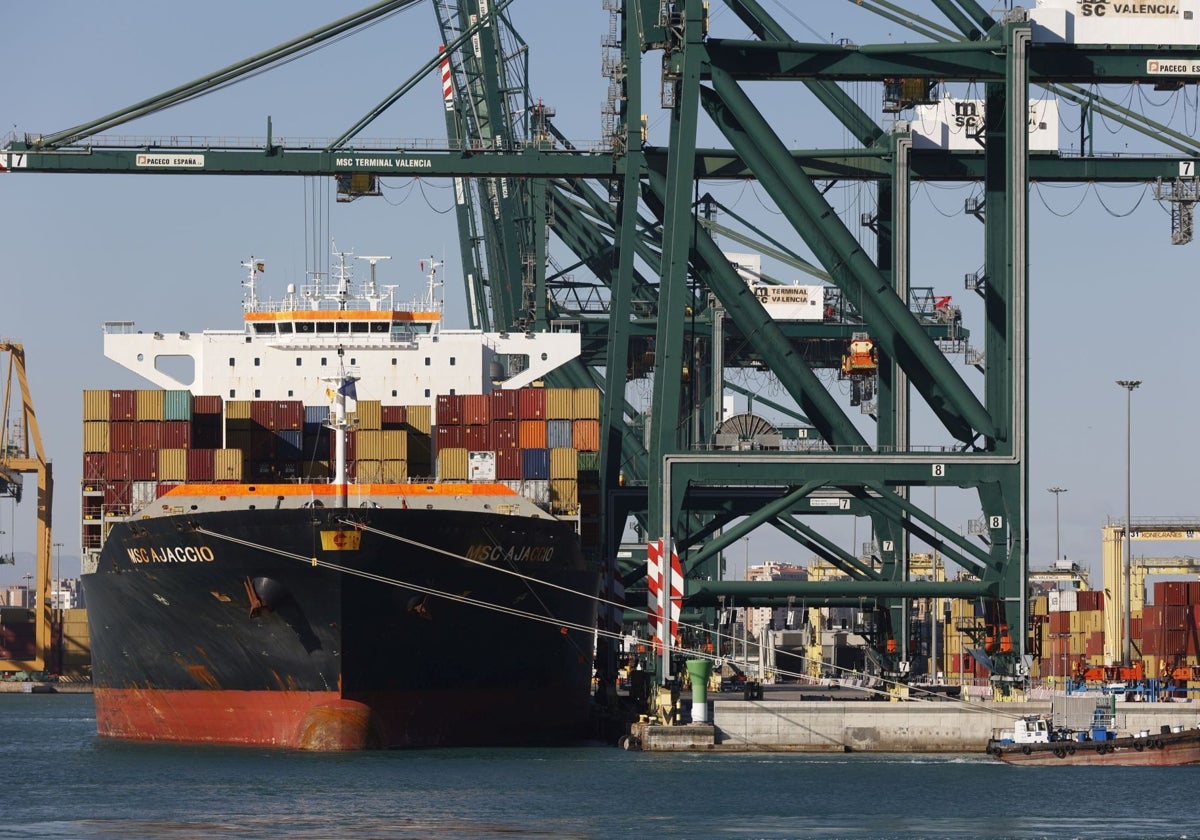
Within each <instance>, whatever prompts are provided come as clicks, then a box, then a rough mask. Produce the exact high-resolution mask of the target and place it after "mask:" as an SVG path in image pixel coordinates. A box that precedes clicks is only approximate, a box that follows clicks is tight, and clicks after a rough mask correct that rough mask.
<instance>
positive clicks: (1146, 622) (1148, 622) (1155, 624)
mask: <svg viewBox="0 0 1200 840" xmlns="http://www.w3.org/2000/svg"><path fill="white" fill-rule="evenodd" d="M1162 629H1163V608H1162V607H1160V606H1158V605H1157V604H1147V605H1146V606H1144V607H1142V632H1143V633H1144V634H1146V635H1147V636H1149V635H1150V634H1151V633H1158V632H1159V631H1160V630H1162Z"/></svg>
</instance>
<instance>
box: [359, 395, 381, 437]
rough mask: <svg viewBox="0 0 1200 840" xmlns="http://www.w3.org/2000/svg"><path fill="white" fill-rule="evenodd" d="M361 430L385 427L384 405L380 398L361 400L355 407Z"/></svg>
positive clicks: (376, 429) (375, 429)
mask: <svg viewBox="0 0 1200 840" xmlns="http://www.w3.org/2000/svg"><path fill="white" fill-rule="evenodd" d="M354 413H355V415H356V416H357V417H358V428H359V431H362V430H364V429H365V430H367V431H378V430H379V429H382V428H383V406H382V405H381V404H380V402H379V400H359V401H358V405H357V406H356V407H355V409H354Z"/></svg>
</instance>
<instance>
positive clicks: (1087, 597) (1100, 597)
mask: <svg viewBox="0 0 1200 840" xmlns="http://www.w3.org/2000/svg"><path fill="white" fill-rule="evenodd" d="M1077 601H1078V605H1079V609H1080V610H1081V611H1089V610H1102V609H1104V591H1103V590H1100V589H1095V590H1083V591H1081V592H1079V594H1078V596H1077Z"/></svg>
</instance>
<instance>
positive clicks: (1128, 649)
mask: <svg viewBox="0 0 1200 840" xmlns="http://www.w3.org/2000/svg"><path fill="white" fill-rule="evenodd" d="M1117 384H1118V385H1120V386H1121V387H1122V388H1124V389H1125V562H1124V568H1123V571H1124V576H1125V586H1124V590H1125V645H1124V648H1123V651H1122V657H1121V661H1122V662H1124V663H1125V664H1126V665H1130V664H1132V661H1131V660H1132V658H1133V656H1132V650H1133V644H1132V641H1131V640H1130V638H1129V592H1130V585H1129V577H1130V574H1129V573H1130V569H1131V568H1132V564H1131V563H1130V559H1131V558H1130V551H1131V549H1130V533H1129V532H1130V529H1131V527H1132V522H1131V520H1130V515H1129V508H1130V500H1129V497H1130V450H1131V448H1132V444H1131V439H1132V431H1131V430H1132V426H1133V389H1134V388H1136V387H1137V386H1139V385H1141V384H1142V380H1140V379H1118V380H1117Z"/></svg>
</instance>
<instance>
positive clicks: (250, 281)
mask: <svg viewBox="0 0 1200 840" xmlns="http://www.w3.org/2000/svg"><path fill="white" fill-rule="evenodd" d="M242 268H245V269H248V270H249V272H250V276H249V277H247V278H246V279H245V280H243V281H242V286H243V287H244V288H245V289H246V296H245V297H244V298H243V299H242V309H243V310H245V311H246V312H256V311H258V275H259V274H261V273H262V272H264V271H266V270H267V264H266V263H265V262H264V261H262V260H256V259H254V257H251V258H250V259H248V260H246V262H244V263H242Z"/></svg>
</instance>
